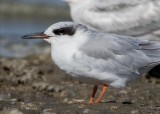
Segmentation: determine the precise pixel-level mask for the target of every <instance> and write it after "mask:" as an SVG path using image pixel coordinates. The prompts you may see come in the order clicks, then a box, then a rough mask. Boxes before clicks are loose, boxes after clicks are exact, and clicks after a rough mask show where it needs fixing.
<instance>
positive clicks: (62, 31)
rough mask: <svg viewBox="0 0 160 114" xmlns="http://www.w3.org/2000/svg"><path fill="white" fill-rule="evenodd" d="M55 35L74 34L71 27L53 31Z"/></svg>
mask: <svg viewBox="0 0 160 114" xmlns="http://www.w3.org/2000/svg"><path fill="white" fill-rule="evenodd" d="M53 33H54V34H55V35H73V34H74V33H75V29H74V28H73V27H65V28H60V29H55V30H53Z"/></svg>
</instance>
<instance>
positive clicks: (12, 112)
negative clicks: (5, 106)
mask: <svg viewBox="0 0 160 114" xmlns="http://www.w3.org/2000/svg"><path fill="white" fill-rule="evenodd" d="M0 114H23V113H22V112H21V111H19V110H18V109H13V110H2V111H0Z"/></svg>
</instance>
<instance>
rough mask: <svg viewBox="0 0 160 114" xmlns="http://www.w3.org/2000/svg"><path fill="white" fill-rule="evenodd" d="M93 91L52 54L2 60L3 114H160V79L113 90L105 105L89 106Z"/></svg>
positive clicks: (0, 100)
mask: <svg viewBox="0 0 160 114" xmlns="http://www.w3.org/2000/svg"><path fill="white" fill-rule="evenodd" d="M100 90H101V87H99V91H98V94H99V92H100ZM91 91H92V86H91V85H87V84H83V83H80V82H78V81H75V80H72V79H70V78H68V75H66V74H65V73H64V72H62V71H61V70H59V69H58V68H57V67H56V66H55V65H54V64H53V63H52V61H51V58H50V55H49V54H48V55H45V56H40V55H32V56H30V57H27V58H23V59H5V58H0V114H106V113H107V114H160V79H154V78H151V79H147V78H146V77H144V76H143V77H142V78H140V79H139V80H137V81H135V82H133V83H132V84H130V86H129V87H127V88H125V89H115V88H111V87H110V88H109V90H108V93H107V94H106V96H105V98H104V101H103V102H102V103H101V104H94V105H88V104H87V102H88V99H89V97H90V94H91ZM97 96H98V95H97Z"/></svg>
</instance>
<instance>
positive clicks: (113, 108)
mask: <svg viewBox="0 0 160 114" xmlns="http://www.w3.org/2000/svg"><path fill="white" fill-rule="evenodd" d="M118 108H119V107H118V106H112V107H111V110H118Z"/></svg>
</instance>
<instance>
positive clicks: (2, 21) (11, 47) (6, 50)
mask: <svg viewBox="0 0 160 114" xmlns="http://www.w3.org/2000/svg"><path fill="white" fill-rule="evenodd" d="M1 2H8V3H23V4H44V5H61V6H64V7H65V6H66V5H67V4H66V2H64V1H63V0H0V3H1ZM0 13H1V12H0ZM55 21H57V20H54V19H53V20H52V21H48V20H39V19H37V18H35V19H34V18H32V19H25V18H18V17H14V18H3V17H2V15H1V14H0V57H25V56H28V55H30V54H35V53H39V54H40V53H44V52H46V51H48V49H49V47H50V45H49V44H48V43H46V42H45V41H42V40H22V39H21V36H23V35H26V34H29V33H34V32H41V31H45V29H46V28H48V27H49V26H50V25H51V24H53V23H55Z"/></svg>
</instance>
